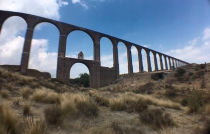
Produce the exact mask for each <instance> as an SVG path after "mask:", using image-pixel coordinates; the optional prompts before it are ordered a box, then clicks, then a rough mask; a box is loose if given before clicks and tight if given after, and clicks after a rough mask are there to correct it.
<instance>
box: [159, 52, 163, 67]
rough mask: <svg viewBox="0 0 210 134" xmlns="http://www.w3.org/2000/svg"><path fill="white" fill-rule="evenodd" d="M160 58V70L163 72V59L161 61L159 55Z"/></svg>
mask: <svg viewBox="0 0 210 134" xmlns="http://www.w3.org/2000/svg"><path fill="white" fill-rule="evenodd" d="M159 57H160V70H163V59H162V55H161V54H159Z"/></svg>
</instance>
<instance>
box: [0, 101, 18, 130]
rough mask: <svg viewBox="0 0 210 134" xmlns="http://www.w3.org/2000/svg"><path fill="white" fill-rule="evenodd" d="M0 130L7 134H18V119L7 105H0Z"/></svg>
mask: <svg viewBox="0 0 210 134" xmlns="http://www.w3.org/2000/svg"><path fill="white" fill-rule="evenodd" d="M0 128H2V129H3V130H4V131H6V132H7V133H11V134H18V133H19V130H18V118H17V116H16V114H15V113H14V112H13V111H12V109H11V108H10V107H9V105H8V104H7V103H4V102H3V103H2V104H0Z"/></svg>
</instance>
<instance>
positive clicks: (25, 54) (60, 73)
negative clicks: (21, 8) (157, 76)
mask: <svg viewBox="0 0 210 134" xmlns="http://www.w3.org/2000/svg"><path fill="white" fill-rule="evenodd" d="M12 16H19V17H21V18H23V19H24V20H25V21H26V23H27V30H26V35H25V42H24V46H23V51H22V58H21V63H20V71H21V73H23V74H27V70H28V63H29V56H30V48H31V42H32V37H33V32H34V28H35V26H36V25H38V24H39V23H41V22H48V23H51V24H53V25H55V26H56V27H57V28H58V30H59V33H60V38H59V48H58V57H57V58H58V60H57V73H56V78H57V79H59V80H61V81H64V82H68V81H69V76H70V69H71V67H72V66H73V65H74V64H75V63H83V64H85V65H86V66H87V67H88V69H89V72H90V86H91V87H100V86H105V85H108V84H110V83H111V82H112V81H114V80H116V79H117V78H118V77H119V59H118V46H117V45H118V43H119V42H122V43H124V44H125V46H126V49H127V61H128V74H133V64H132V55H131V47H132V46H134V47H136V49H137V51H138V63H139V72H143V71H144V69H143V60H142V53H141V52H142V50H145V52H146V57H147V67H148V72H151V71H152V67H151V58H150V53H151V54H153V56H154V61H153V62H154V67H155V71H158V70H164V68H163V66H164V65H163V60H164V63H165V69H166V70H170V69H172V67H175V68H176V67H181V66H185V65H187V64H189V63H187V62H185V61H182V60H180V59H177V58H174V57H171V56H169V55H166V54H163V53H161V52H157V51H155V50H152V49H149V48H146V47H143V46H140V45H137V44H134V43H131V42H128V41H125V40H122V39H119V38H116V37H113V36H110V35H107V34H103V33H100V32H96V31H93V30H89V29H86V28H82V27H78V26H74V25H70V24H66V23H63V22H59V21H55V20H51V19H47V18H43V17H39V16H35V15H30V14H25V13H19V12H10V11H2V10H0V33H1V29H2V26H3V23H4V22H5V20H6V19H8V18H9V17H12ZM75 30H80V31H83V32H85V33H87V34H88V35H89V36H90V37H91V39H92V41H93V43H94V46H93V49H94V50H93V52H94V54H93V60H84V59H76V58H67V57H65V55H66V54H65V53H66V40H67V35H68V34H69V33H71V32H73V31H75ZM103 37H106V38H108V39H109V40H110V41H111V43H112V45H113V67H112V68H108V67H102V66H101V61H100V39H101V38H103ZM157 55H159V63H160V68H158V61H157V57H156V56H157ZM167 61H168V62H169V64H168V62H167ZM168 65H169V66H168Z"/></svg>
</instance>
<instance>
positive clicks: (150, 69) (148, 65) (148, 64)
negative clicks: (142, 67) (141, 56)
mask: <svg viewBox="0 0 210 134" xmlns="http://www.w3.org/2000/svg"><path fill="white" fill-rule="evenodd" d="M145 51H146V53H147V67H148V72H152V67H151V61H150V55H149V53H150V52H149V51H148V50H145Z"/></svg>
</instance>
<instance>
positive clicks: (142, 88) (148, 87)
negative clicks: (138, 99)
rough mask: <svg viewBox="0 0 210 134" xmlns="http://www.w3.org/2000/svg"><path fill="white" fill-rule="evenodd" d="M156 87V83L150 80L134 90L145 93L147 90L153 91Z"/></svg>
mask: <svg viewBox="0 0 210 134" xmlns="http://www.w3.org/2000/svg"><path fill="white" fill-rule="evenodd" d="M154 87H155V84H154V83H153V82H148V83H146V84H144V85H141V86H139V87H138V89H137V90H135V91H134V92H135V93H145V92H148V91H150V92H151V91H152V90H153V89H154Z"/></svg>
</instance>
